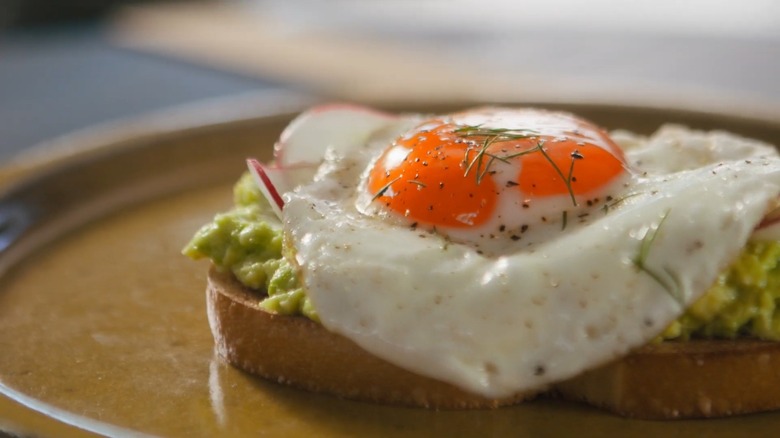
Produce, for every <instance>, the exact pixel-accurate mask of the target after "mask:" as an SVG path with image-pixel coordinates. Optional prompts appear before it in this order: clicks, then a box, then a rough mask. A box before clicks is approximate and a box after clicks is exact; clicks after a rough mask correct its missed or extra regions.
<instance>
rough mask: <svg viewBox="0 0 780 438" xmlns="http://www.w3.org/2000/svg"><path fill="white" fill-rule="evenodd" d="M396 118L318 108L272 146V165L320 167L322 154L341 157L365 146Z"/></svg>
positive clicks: (342, 107) (343, 107)
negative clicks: (354, 148) (375, 133)
mask: <svg viewBox="0 0 780 438" xmlns="http://www.w3.org/2000/svg"><path fill="white" fill-rule="evenodd" d="M397 119H398V117H397V116H395V115H392V114H387V113H383V112H380V111H376V110H374V109H371V108H368V107H363V106H359V105H349V104H329V105H320V106H316V107H313V108H311V109H309V110H308V111H305V112H303V113H301V114H300V115H299V116H298V117H296V118H295V120H293V121H292V122H291V123H290V124H289V125H288V126H287V128H286V129H285V130H284V131H283V132H282V135H281V136H280V137H279V141H278V142H277V143H276V145H274V161H275V162H276V163H277V165H279V166H280V167H282V168H284V167H288V166H291V165H296V164H303V163H307V164H319V163H320V162H322V159H323V158H324V157H325V151H326V150H327V149H328V148H332V149H333V150H334V151H335V152H336V153H339V154H342V153H345V152H347V151H349V149H350V148H352V147H355V146H359V145H361V144H363V143H365V142H366V140H367V139H368V138H369V136H371V134H372V133H373V132H375V131H376V130H378V129H380V128H382V127H383V126H386V125H388V124H390V123H392V122H393V121H395V120H397Z"/></svg>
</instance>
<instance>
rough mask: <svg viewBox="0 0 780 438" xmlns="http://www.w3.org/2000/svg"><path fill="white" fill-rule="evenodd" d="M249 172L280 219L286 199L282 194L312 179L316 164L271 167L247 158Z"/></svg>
mask: <svg viewBox="0 0 780 438" xmlns="http://www.w3.org/2000/svg"><path fill="white" fill-rule="evenodd" d="M246 164H247V167H249V172H250V173H251V174H252V177H254V179H255V183H256V184H257V186H258V187H259V188H260V192H261V193H262V194H263V196H265V198H266V199H267V200H268V203H269V204H271V208H273V210H274V213H275V214H276V216H277V217H278V218H279V219H282V209H284V199H283V198H282V195H283V194H285V193H287V192H291V191H293V190H295V188H296V187H298V186H299V185H301V184H303V183H306V182H308V181H311V180H312V178H313V177H314V173H315V172H316V171H317V167H316V166H310V165H300V166H291V167H286V168H284V167H271V166H265V165H263V163H261V162H259V161H257V160H256V159H254V158H248V159H247V160H246Z"/></svg>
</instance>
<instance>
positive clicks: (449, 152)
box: [368, 109, 627, 228]
mask: <svg viewBox="0 0 780 438" xmlns="http://www.w3.org/2000/svg"><path fill="white" fill-rule="evenodd" d="M626 168H627V166H626V164H625V158H624V156H623V153H622V151H621V149H620V147H619V146H617V145H616V144H615V143H614V142H613V141H612V140H611V139H610V138H609V137H608V136H607V134H606V133H605V132H604V131H603V130H601V129H600V128H598V127H596V126H594V125H593V124H591V123H590V122H588V121H585V120H583V119H580V118H577V117H574V116H572V115H570V114H566V113H557V112H548V111H538V110H509V109H483V110H477V111H472V112H466V113H459V114H455V115H452V116H451V117H448V118H442V119H434V120H429V121H427V122H425V123H423V124H421V125H420V126H418V127H417V128H415V129H414V130H412V131H411V132H409V133H407V134H405V135H403V136H402V137H400V138H399V139H398V140H396V141H395V143H394V144H393V145H391V146H390V147H389V148H387V149H386V150H385V151H384V152H383V154H382V155H381V156H380V157H379V159H378V160H377V161H376V163H375V165H374V167H373V168H372V169H371V171H370V173H369V176H368V191H369V192H370V194H371V195H372V196H373V199H374V200H375V201H376V202H380V203H382V204H383V205H385V206H386V207H387V208H388V209H390V210H392V211H394V212H396V213H398V214H400V215H402V216H405V217H407V218H408V219H409V220H411V221H413V222H420V223H424V224H428V225H433V226H442V227H453V228H463V227H471V226H479V225H481V224H484V223H485V222H487V221H489V220H490V219H491V218H492V217H493V215H494V212H495V210H496V207H497V205H498V203H499V200H500V198H501V197H502V196H506V195H508V194H512V191H515V192H514V193H513V195H514V196H518V195H519V196H520V199H522V200H523V203H526V205H527V203H530V202H531V201H532V200H533V199H537V198H545V197H554V196H564V197H567V198H568V199H570V202H571V203H572V204H573V205H575V206H576V205H577V204H578V202H579V201H578V198H579V197H581V196H583V195H587V194H590V193H594V192H596V191H598V190H599V189H601V188H603V187H604V186H606V185H608V184H610V183H611V182H613V181H614V180H615V178H617V177H618V176H619V175H621V174H623V173H624V172H626ZM499 173H500V174H501V176H502V177H501V178H499V175H498V174H499ZM518 191H519V192H518Z"/></svg>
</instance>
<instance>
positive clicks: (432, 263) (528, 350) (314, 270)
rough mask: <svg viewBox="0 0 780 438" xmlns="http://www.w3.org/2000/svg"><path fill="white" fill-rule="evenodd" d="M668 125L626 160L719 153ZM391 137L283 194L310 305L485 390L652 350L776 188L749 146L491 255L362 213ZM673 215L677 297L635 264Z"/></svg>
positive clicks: (407, 363)
mask: <svg viewBox="0 0 780 438" xmlns="http://www.w3.org/2000/svg"><path fill="white" fill-rule="evenodd" d="M398 129H400V127H399V128H398ZM388 131H389V132H392V131H393V129H390V130H388ZM663 132H664V129H662V130H660V131H659V133H661V134H660V135H657V136H656V137H659V138H660V140H659V139H656V138H651V139H650V140H649V141H648V140H645V139H643V138H640V137H635V138H633V141H634V143H635V144H634V145H629V147H628V151H627V153H628V154H629V159H631V156H632V154H633V153H634V151H636V152H635V153H636V154H637V155H641V154H648V152H647V150H646V149H647V148H645V146H647V145H648V144H650V145H654V147H660V148H662V149H663V148H664V147H665V146H664V144H666V145H670V144H674V143H675V141H676V142H685V138H687V137H686V136H688V135H689V134H690V137H691V138H693V139H694V140H695V141H694V142H699V143H701V144H699V146H697V148H698V149H700V150H711V149H712V148H711V147H710V146H707V144H706V142H703V143H702V142H701V141H700V140H701V139H700V138H699V137H698V136H699V134H696V133H693V132H691V133H689V134H686V133H685V132H683V131H677V133H676V134H675V135H673V136H672V137H674V140H673V141H672V140H669V138H668V136H665V135H664V134H663ZM389 135H390V134H389V133H388V136H389ZM729 141H731V142H736V141H737V140H735V139H734V138H731V139H730V140H729ZM739 142H740V145H741V146H744V144H743V143H742V140H739ZM381 144H383V142H382V141H379V140H377V141H375V142H373V144H370V145H369V147H365V148H362V149H361V150H359V151H356V153H354V154H352V155H350V157H349V158H348V159H347V158H344V157H330V158H329V159H327V160H326V163H325V164H324V165H323V166H322V167H321V169H320V172H319V173H318V175H317V177H316V178H315V182H313V183H312V184H309V185H307V186H304V187H302V188H300V189H299V190H297V191H295V192H293V193H288V194H287V195H286V201H287V204H286V206H285V230H286V232H287V233H288V237H289V238H290V239H291V242H292V244H293V246H294V247H295V250H296V259H297V262H298V264H299V266H300V267H301V269H302V275H303V280H304V284H305V287H306V289H307V291H308V294H309V297H310V298H311V300H312V303H313V304H314V307H315V308H316V309H317V311H318V314H319V316H320V319H321V321H322V323H323V325H324V326H325V327H326V328H328V329H329V330H331V331H334V332H336V333H340V334H342V335H344V336H346V337H348V338H350V339H352V340H353V341H355V342H356V343H357V344H358V345H360V346H361V347H362V348H364V349H366V350H367V351H369V352H371V353H372V354H374V355H376V356H378V357H380V358H383V359H385V360H387V361H389V362H391V363H395V364H397V365H399V366H401V367H403V368H406V369H409V370H411V371H413V372H416V373H418V374H421V375H426V376H430V377H433V378H437V379H440V380H443V381H446V382H449V383H452V384H454V385H456V386H459V387H461V388H464V389H466V390H469V391H472V392H475V393H479V394H482V395H485V396H488V397H503V396H508V395H511V394H513V393H515V392H518V391H524V390H528V389H533V388H537V387H541V386H544V385H545V384H548V383H552V382H555V381H559V380H562V379H565V378H568V377H571V376H574V375H576V374H578V373H580V372H582V371H585V370H587V369H590V368H592V367H594V366H597V365H599V364H602V363H605V362H607V361H609V360H611V359H614V358H616V357H620V356H622V355H624V354H625V353H626V352H628V351H629V350H630V349H631V348H635V347H638V346H641V345H643V344H644V343H646V342H647V341H649V340H650V339H651V338H653V337H654V336H655V335H656V334H657V333H658V332H659V331H661V330H662V329H663V328H664V327H665V326H666V325H667V324H669V323H670V322H671V321H673V320H674V319H676V318H677V317H678V316H679V315H680V314H681V313H682V312H683V311H684V309H685V307H686V306H688V305H689V304H690V303H691V302H692V301H694V300H695V299H696V298H697V297H698V296H699V295H700V294H701V293H703V292H704V291H705V290H706V289H707V287H709V285H710V284H711V283H712V281H713V280H714V279H715V277H716V276H717V274H718V272H719V271H720V270H721V269H723V268H724V267H725V266H726V265H727V264H728V262H729V261H730V260H731V259H732V258H733V257H734V256H735V255H736V254H737V253H738V252H739V251H740V249H741V248H742V247H743V246H744V244H745V242H746V241H747V239H748V237H749V236H750V234H751V232H752V230H753V228H754V227H755V225H756V224H757V223H758V222H759V221H760V220H761V218H762V216H763V214H764V212H765V209H766V207H767V204H768V203H769V201H770V200H773V199H774V198H775V197H777V196H778V193H779V192H780V160H779V159H778V158H776V157H768V158H758V156H761V155H765V154H766V153H767V151H765V150H763V149H761V147H759V146H756V147H748V148H746V150H747V151H748V153H747V154H746V155H748V156H750V157H756V158H755V159H754V160H752V161H751V160H744V159H740V160H739V161H733V162H729V164H728V165H718V164H713V165H709V166H707V167H704V168H701V169H698V170H685V171H681V172H676V173H672V174H669V175H661V176H655V177H653V176H645V177H642V178H638V180H637V183H636V186H634V187H632V188H631V190H633V191H634V192H636V193H639V194H638V195H635V196H631V197H628V198H626V200H625V202H623V203H622V204H621V205H620V206H619V207H616V208H614V209H612V210H610V212H609V213H608V214H606V215H605V216H604V217H603V218H601V219H600V220H598V221H596V222H594V223H592V224H591V225H590V226H589V227H587V228H581V229H577V230H573V232H567V233H561V236H560V238H557V239H553V240H550V241H549V242H547V243H545V244H543V245H540V246H537V247H536V249H535V250H534V252H532V253H518V254H512V255H507V256H501V257H494V258H488V257H483V256H480V255H479V254H476V253H475V252H474V251H473V250H471V249H470V248H468V247H467V246H464V245H458V244H452V243H450V242H447V241H446V240H444V239H442V238H440V237H439V236H437V235H435V234H429V233H420V232H419V231H416V230H410V229H408V228H406V227H398V226H393V225H389V224H386V223H384V222H381V221H377V220H375V219H373V218H371V217H367V216H365V215H362V214H360V213H359V212H358V211H356V209H355V207H354V196H355V194H354V190H355V187H357V185H358V183H359V181H358V180H359V177H360V174H361V172H362V170H363V168H364V167H365V165H366V164H367V163H368V162H370V160H371V159H372V157H374V156H376V154H378V153H379V150H380V149H378V148H380V147H381ZM659 145H660V146H659ZM675 147H676V146H675ZM743 149H745V148H744V147H743ZM771 154H774V151H772V152H771ZM691 155H692V159H691V163H693V162H696V161H697V160H699V159H700V155H701V154H700V153H699V152H696V153H692V154H691ZM713 156H718V153H713ZM656 165H657V163H656ZM675 166H676V167H683V168H684V167H685V165H679V164H675ZM655 170H656V171H657V169H655ZM692 179H695V180H696V181H697V182H698V183H699V184H692V183H691V182H692ZM664 217H666V219H665V220H664V222H663V226H662V227H661V228H660V229H658V230H657V236H656V239H655V241H654V242H653V245H652V247H651V251H650V253H649V257H648V259H647V266H648V267H649V268H650V269H653V270H654V272H661V273H664V274H668V273H672V274H671V275H673V276H674V280H673V282H674V283H675V284H679V291H676V292H675V293H670V291H669V290H666V289H665V288H664V287H662V286H661V285H660V284H659V283H658V282H656V281H655V280H654V279H653V278H652V277H651V276H650V275H648V274H647V273H645V272H642V271H640V270H638V269H637V268H636V266H635V265H634V263H633V260H635V258H636V256H637V254H638V251H639V247H640V245H641V240H642V238H643V237H645V236H646V233H647V232H652V230H654V229H655V228H656V227H658V224H659V223H660V222H661V220H662V219H663V218H664ZM423 236H424V237H423ZM670 281H672V280H670Z"/></svg>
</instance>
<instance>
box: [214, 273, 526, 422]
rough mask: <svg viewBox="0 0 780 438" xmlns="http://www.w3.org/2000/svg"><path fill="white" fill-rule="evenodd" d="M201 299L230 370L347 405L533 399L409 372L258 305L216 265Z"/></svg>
mask: <svg viewBox="0 0 780 438" xmlns="http://www.w3.org/2000/svg"><path fill="white" fill-rule="evenodd" d="M206 295H207V306H208V307H207V310H208V316H209V323H210V325H211V331H212V333H213V335H214V339H215V342H216V346H217V352H218V353H219V354H220V355H221V356H223V357H224V358H226V359H227V360H228V362H230V363H231V364H233V365H234V366H236V367H238V368H241V369H242V370H244V371H247V372H249V373H252V374H256V375H259V376H262V377H265V378H267V379H270V380H274V381H277V382H279V383H284V384H288V385H291V386H295V387H298V388H302V389H306V390H309V391H313V392H322V393H327V394H331V395H335V396H338V397H342V398H346V399H351V400H361V401H370V402H375V403H385V404H394V405H403V406H414V407H425V408H433V409H474V408H495V407H499V406H504V405H510V404H515V403H518V402H521V401H523V400H526V399H529V398H531V397H533V396H534V395H535V393H534V392H524V393H520V394H516V395H514V396H512V397H508V398H504V399H488V398H484V397H481V396H479V395H474V394H470V393H468V392H465V391H463V390H461V389H458V388H456V387H454V386H452V385H450V384H448V383H444V382H441V381H438V380H434V379H431V378H427V377H423V376H420V375H417V374H414V373H412V372H409V371H406V370H404V369H401V368H399V367H397V366H395V365H392V364H390V363H388V362H386V361H384V360H382V359H379V358H377V357H376V356H374V355H372V354H370V353H368V352H366V351H365V350H363V349H362V348H360V347H359V346H357V345H356V344H355V343H354V342H352V341H351V340H349V339H347V338H345V337H343V336H340V335H337V334H335V333H332V332H329V331H328V330H326V329H325V328H324V327H323V326H322V325H320V324H317V323H315V322H313V321H311V320H309V319H307V318H304V317H301V316H284V315H278V314H274V313H270V312H268V311H266V310H264V309H262V308H260V307H259V305H258V303H259V302H260V300H261V299H262V298H263V297H262V296H261V295H259V294H258V293H256V292H254V291H252V290H250V289H247V288H245V287H244V286H243V285H242V284H241V283H239V282H238V281H237V280H235V278H234V277H233V276H232V275H230V274H227V273H220V272H218V271H217V270H216V269H215V268H213V267H212V269H211V270H210V271H209V274H208V286H207V290H206ZM537 392H538V391H537Z"/></svg>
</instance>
